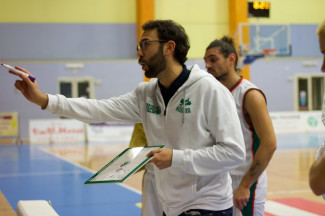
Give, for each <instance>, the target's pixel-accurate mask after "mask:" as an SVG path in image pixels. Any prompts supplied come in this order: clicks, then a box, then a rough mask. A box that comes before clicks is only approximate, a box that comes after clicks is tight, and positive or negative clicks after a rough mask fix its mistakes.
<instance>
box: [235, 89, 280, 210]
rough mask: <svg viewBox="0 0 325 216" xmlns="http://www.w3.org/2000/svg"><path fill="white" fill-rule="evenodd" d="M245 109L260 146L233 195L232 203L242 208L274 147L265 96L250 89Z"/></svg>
mask: <svg viewBox="0 0 325 216" xmlns="http://www.w3.org/2000/svg"><path fill="white" fill-rule="evenodd" d="M244 106H245V110H246V111H247V113H248V115H249V118H250V120H251V123H252V125H253V127H254V129H255V131H256V134H257V136H258V137H259V138H260V146H259V148H258V150H257V152H256V154H255V156H254V159H253V162H252V165H251V166H250V168H249V170H248V172H247V173H246V174H245V176H244V177H243V179H242V181H241V183H240V185H239V186H238V189H237V191H236V192H235V195H234V204H235V206H236V207H237V208H239V209H242V208H243V207H244V206H245V205H246V204H247V202H248V199H249V196H250V187H251V186H252V185H253V183H254V182H256V181H257V179H258V177H259V176H260V175H261V174H262V173H263V171H264V170H265V169H266V167H267V166H268V164H269V162H270V160H271V158H272V156H273V153H274V151H275V149H276V138H275V133H274V129H273V125H272V121H271V118H270V116H269V113H268V111H267V107H266V103H265V98H264V96H263V95H262V94H261V92H259V91H258V90H250V91H249V92H248V93H247V94H246V97H245V104H244Z"/></svg>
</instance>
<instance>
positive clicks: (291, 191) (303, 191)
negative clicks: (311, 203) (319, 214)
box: [267, 189, 312, 195]
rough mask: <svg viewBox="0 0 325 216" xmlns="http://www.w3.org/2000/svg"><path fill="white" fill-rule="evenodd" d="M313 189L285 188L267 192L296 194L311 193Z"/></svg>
mask: <svg viewBox="0 0 325 216" xmlns="http://www.w3.org/2000/svg"><path fill="white" fill-rule="evenodd" d="M311 192H312V191H311V190H306V189H304V190H283V191H270V192H267V195H275V194H294V193H311Z"/></svg>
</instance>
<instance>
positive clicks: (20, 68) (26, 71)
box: [15, 66, 32, 75]
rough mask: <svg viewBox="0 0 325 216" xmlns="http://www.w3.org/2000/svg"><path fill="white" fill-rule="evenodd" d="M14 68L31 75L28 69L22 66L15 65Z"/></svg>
mask: <svg viewBox="0 0 325 216" xmlns="http://www.w3.org/2000/svg"><path fill="white" fill-rule="evenodd" d="M15 68H16V69H18V70H20V71H23V72H25V73H27V74H29V75H32V74H31V73H30V72H29V71H28V70H26V69H25V68H22V67H19V66H15Z"/></svg>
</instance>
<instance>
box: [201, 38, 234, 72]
mask: <svg viewBox="0 0 325 216" xmlns="http://www.w3.org/2000/svg"><path fill="white" fill-rule="evenodd" d="M215 47H217V48H219V51H220V53H221V54H222V55H223V57H225V58H227V57H228V56H229V55H230V54H231V53H234V54H236V61H235V70H236V69H237V62H238V54H237V51H236V48H235V47H236V42H235V39H234V38H233V37H230V36H224V37H222V38H221V39H217V40H214V41H212V42H211V43H210V44H209V46H208V47H207V48H206V50H208V49H211V48H215Z"/></svg>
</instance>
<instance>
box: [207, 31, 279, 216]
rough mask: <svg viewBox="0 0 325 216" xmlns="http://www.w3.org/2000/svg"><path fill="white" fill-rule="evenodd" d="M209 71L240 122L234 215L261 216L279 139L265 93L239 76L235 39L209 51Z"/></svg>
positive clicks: (214, 45)
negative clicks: (242, 152)
mask: <svg viewBox="0 0 325 216" xmlns="http://www.w3.org/2000/svg"><path fill="white" fill-rule="evenodd" d="M204 61H205V66H206V69H207V71H208V72H209V73H210V74H212V75H213V76H214V77H215V78H216V79H217V80H219V81H220V82H221V83H222V84H223V85H224V86H226V87H227V88H228V89H229V90H230V92H231V93H232V95H233V97H234V99H235V102H236V107H237V112H238V115H239V119H240V122H241V128H242V131H243V135H244V141H245V146H246V160H245V162H244V163H243V164H241V165H240V166H238V167H236V168H235V169H233V170H231V171H230V175H231V179H232V186H233V192H234V206H235V207H236V208H234V209H233V212H234V213H233V215H235V216H239V215H244V216H246V215H247V216H248V215H250V216H252V215H254V216H257V215H258V216H262V215H264V204H265V199H266V189H267V179H266V172H265V169H266V167H267V165H268V164H269V162H270V160H271V158H272V156H273V153H274V151H275V149H276V138H275V133H274V129H273V125H272V121H271V118H270V116H269V113H268V110H267V107H266V99H265V95H264V94H263V92H262V91H261V90H260V89H258V88H257V87H256V86H255V85H254V84H253V83H251V82H249V81H248V80H245V79H243V77H241V76H239V74H238V73H237V70H236V67H237V61H238V55H237V52H236V49H235V42H234V39H233V38H231V37H227V36H225V37H223V38H222V39H220V40H214V41H212V42H211V43H210V45H209V46H208V47H207V48H206V52H205V56H204Z"/></svg>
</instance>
